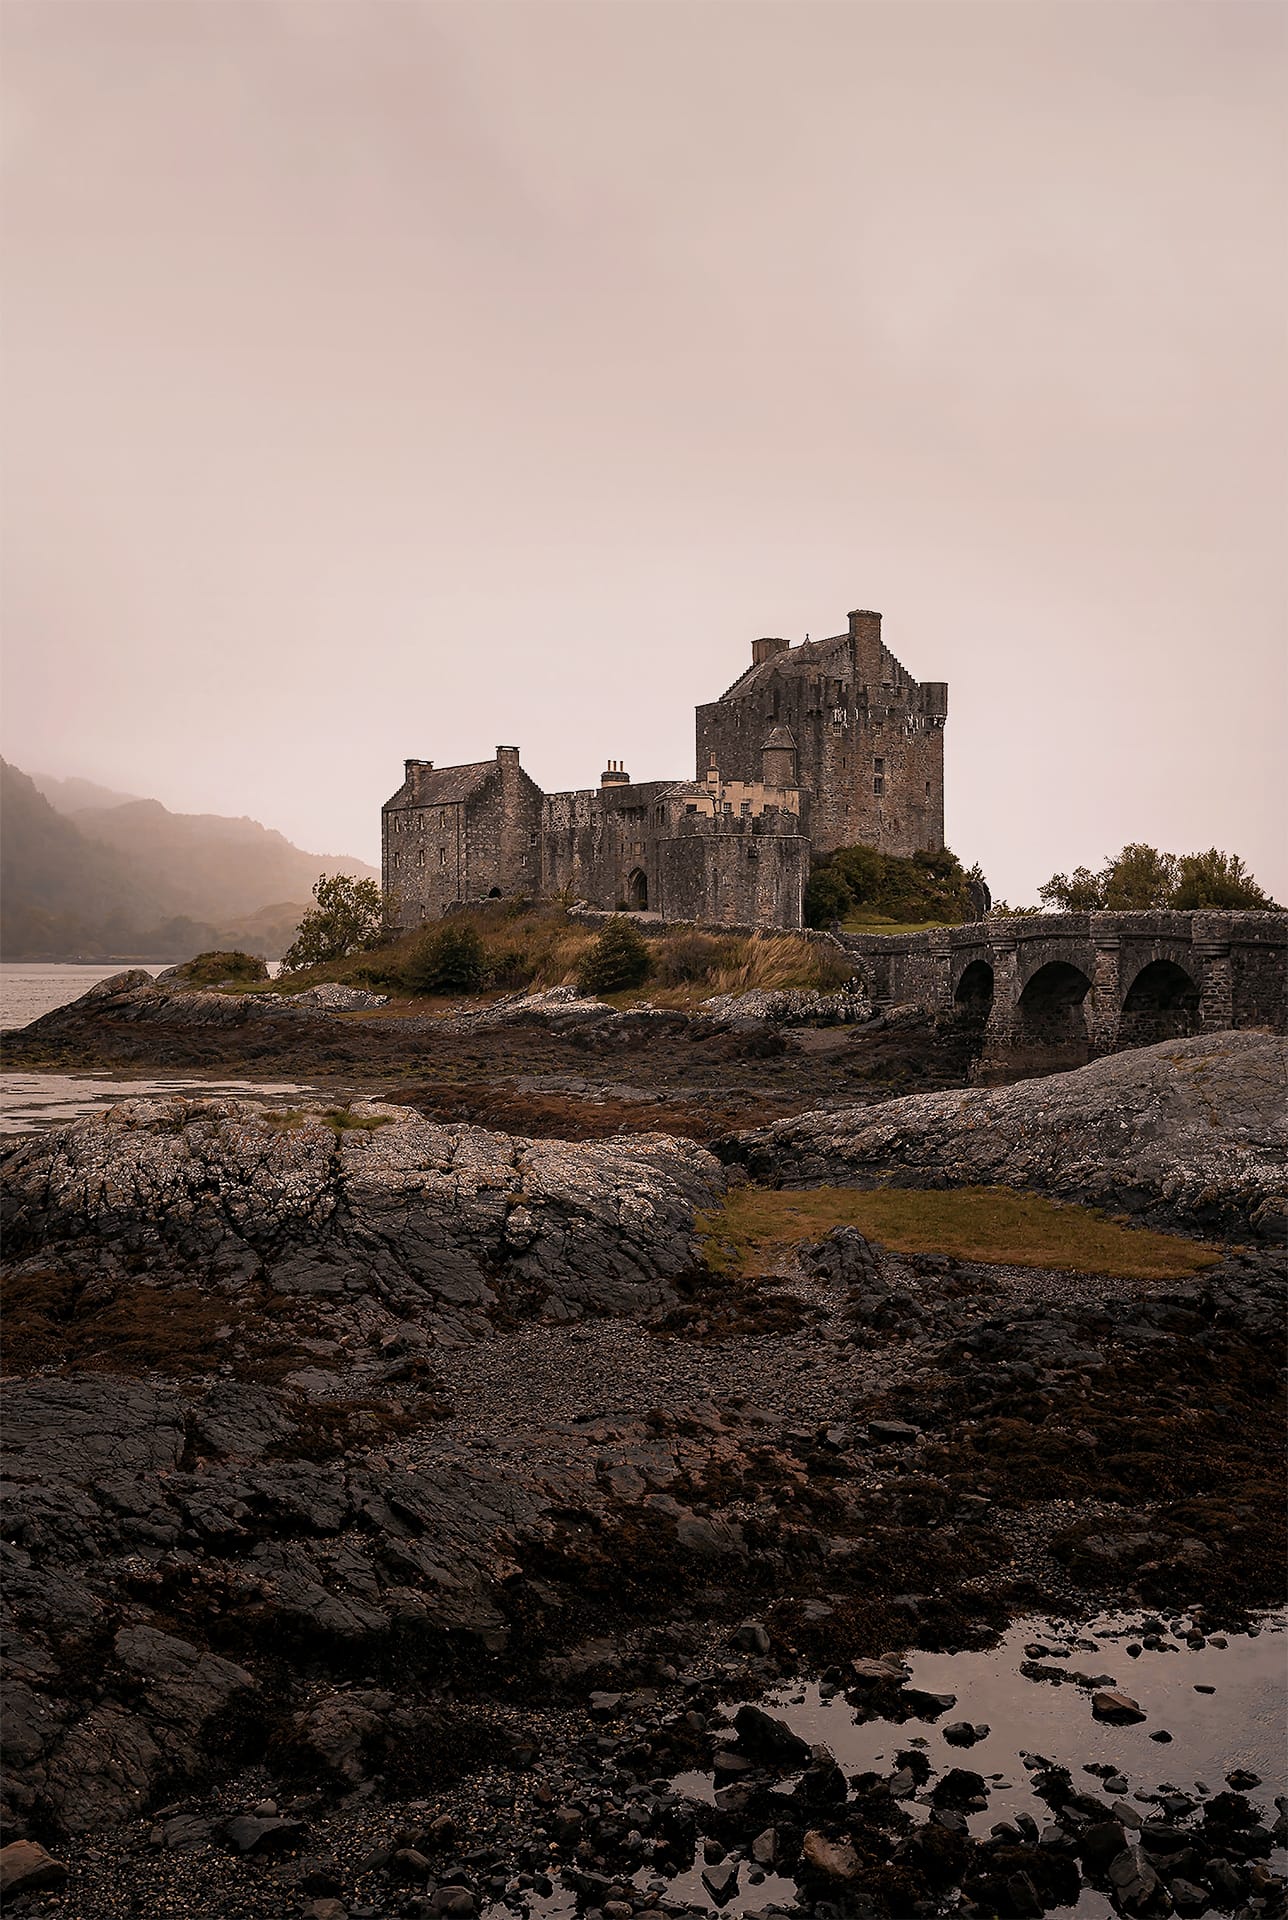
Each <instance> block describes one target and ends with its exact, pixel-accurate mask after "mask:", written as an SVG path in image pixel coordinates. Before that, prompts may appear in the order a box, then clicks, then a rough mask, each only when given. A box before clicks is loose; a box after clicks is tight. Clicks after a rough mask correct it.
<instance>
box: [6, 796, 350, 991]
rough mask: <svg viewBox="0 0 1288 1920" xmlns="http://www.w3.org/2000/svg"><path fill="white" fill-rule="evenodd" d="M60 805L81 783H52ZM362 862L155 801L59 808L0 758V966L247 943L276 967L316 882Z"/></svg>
mask: <svg viewBox="0 0 1288 1920" xmlns="http://www.w3.org/2000/svg"><path fill="white" fill-rule="evenodd" d="M48 784H50V785H53V786H56V787H57V788H58V789H59V790H60V797H61V798H62V799H64V800H70V799H73V798H80V797H81V796H82V795H83V793H84V791H85V790H86V789H87V788H88V789H89V790H90V791H91V792H96V793H103V792H105V791H106V790H105V789H101V788H99V789H94V788H92V787H91V786H90V783H89V782H79V781H62V782H56V783H55V782H49V783H48ZM323 872H326V873H347V874H353V875H358V876H366V875H370V874H372V872H373V869H372V868H371V867H369V866H367V865H366V864H365V863H364V862H363V861H361V860H353V859H348V858H345V857H344V856H341V855H336V854H324V853H305V852H302V851H301V849H300V848H299V847H296V846H292V844H291V842H290V841H289V840H286V839H285V838H284V837H283V836H282V835H281V834H280V833H275V832H273V831H272V830H271V829H270V828H267V827H262V826H260V825H259V824H258V822H257V821H254V820H248V819H228V818H225V817H224V816H222V815H219V814H179V813H171V812H169V810H168V809H167V808H165V807H163V806H162V805H161V804H160V802H159V801H156V800H129V801H126V802H124V803H123V804H120V805H108V806H91V807H83V806H82V807H77V808H75V810H74V811H72V812H66V811H61V810H59V808H57V807H55V806H53V805H51V804H50V801H49V800H48V799H46V797H45V795H44V794H43V793H41V792H40V791H39V789H38V787H37V785H36V782H35V781H33V780H31V779H30V778H28V776H27V775H26V774H25V773H21V772H20V771H19V770H18V768H16V767H12V766H9V765H8V764H7V763H6V762H4V761H0V904H2V908H3V917H2V918H0V953H2V954H3V957H4V958H5V959H6V960H37V959H41V960H43V959H48V960H62V959H81V958H85V959H97V958H105V959H115V958H118V957H129V956H137V957H140V958H152V959H158V960H165V959H171V958H175V959H183V958H186V957H187V956H188V955H190V954H192V953H194V952H196V951H198V950H199V949H200V948H202V947H212V946H220V947H223V946H244V947H248V948H249V949H250V950H251V951H252V952H256V953H262V954H264V955H265V957H266V958H268V959H274V958H277V957H278V956H279V955H280V954H281V953H282V951H283V949H284V948H285V947H286V946H287V945H288V944H289V942H290V939H291V936H292V933H293V932H294V929H295V926H296V924H297V922H298V920H299V917H300V914H301V913H302V911H303V910H304V908H305V907H306V906H307V905H308V903H309V896H310V892H311V889H312V886H313V882H314V881H315V880H316V879H317V877H318V875H319V873H323Z"/></svg>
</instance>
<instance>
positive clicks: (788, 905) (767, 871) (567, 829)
mask: <svg viewBox="0 0 1288 1920" xmlns="http://www.w3.org/2000/svg"><path fill="white" fill-rule="evenodd" d="M690 796H692V797H690ZM705 798H706V796H705V795H704V794H703V793H702V792H700V791H699V790H698V789H697V788H689V787H687V786H686V785H685V784H683V783H678V782H677V783H668V782H665V781H653V782H648V783H644V784H640V785H631V786H611V787H604V788H600V789H587V790H585V791H583V792H577V793H553V794H547V795H546V797H545V801H544V803H543V806H542V815H541V833H540V843H541V883H540V886H541V892H542V893H543V894H545V895H553V894H565V895H571V896H572V897H573V898H574V899H577V900H584V901H586V902H587V903H588V904H589V905H591V906H595V907H603V908H607V909H609V910H611V909H613V908H616V907H619V906H620V907H626V908H628V909H630V910H632V911H635V912H646V913H655V914H659V915H660V916H661V917H662V918H664V919H666V920H681V921H709V922H711V923H712V924H717V925H720V924H723V925H730V924H735V923H741V922H747V923H748V924H750V925H752V926H760V927H799V926H800V924H801V909H802V901H803V897H804V891H805V884H806V881H807V880H808V878H809V853H810V849H809V841H808V840H807V839H806V838H805V836H804V835H803V834H802V833H801V832H800V830H799V829H800V822H799V819H798V818H797V816H796V814H795V813H794V812H792V811H791V810H790V809H787V808H775V807H766V808H763V809H762V811H761V812H759V813H757V814H754V815H747V816H743V815H741V814H723V813H715V812H712V811H709V810H703V809H704V802H705Z"/></svg>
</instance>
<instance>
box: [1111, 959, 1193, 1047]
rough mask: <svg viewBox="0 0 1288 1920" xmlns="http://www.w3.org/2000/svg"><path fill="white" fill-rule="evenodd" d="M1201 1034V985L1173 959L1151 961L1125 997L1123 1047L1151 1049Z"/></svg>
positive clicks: (1121, 1019)
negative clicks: (1152, 1046)
mask: <svg viewBox="0 0 1288 1920" xmlns="http://www.w3.org/2000/svg"><path fill="white" fill-rule="evenodd" d="M1198 1030H1199V983H1198V981H1197V980H1196V979H1195V978H1194V975H1193V974H1192V973H1191V972H1190V971H1189V969H1188V968H1186V967H1183V966H1182V965H1181V964H1180V963H1179V961H1176V960H1173V959H1169V958H1165V957H1164V958H1158V959H1154V960H1147V961H1146V962H1145V964H1144V965H1143V966H1142V967H1140V968H1138V969H1137V971H1136V973H1135V976H1134V977H1133V978H1132V980H1131V982H1130V984H1129V985H1128V987H1127V990H1126V992H1125V993H1124V994H1123V1004H1122V1012H1121V1014H1120V1016H1119V1022H1118V1040H1119V1044H1120V1045H1121V1046H1128V1047H1143V1046H1150V1045H1152V1044H1153V1043H1155V1042H1156V1041H1159V1040H1178V1039H1184V1038H1185V1037H1186V1036H1188V1035H1189V1034H1191V1033H1197V1032H1198Z"/></svg>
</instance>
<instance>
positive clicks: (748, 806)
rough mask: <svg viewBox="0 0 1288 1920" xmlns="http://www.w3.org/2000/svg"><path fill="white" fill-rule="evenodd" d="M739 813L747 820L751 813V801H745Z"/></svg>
mask: <svg viewBox="0 0 1288 1920" xmlns="http://www.w3.org/2000/svg"><path fill="white" fill-rule="evenodd" d="M738 811H739V813H740V814H741V815H742V817H743V819H744V820H745V819H746V818H747V816H748V815H749V814H750V812H751V802H750V800H744V801H743V803H742V805H741V806H740V807H739V809H738Z"/></svg>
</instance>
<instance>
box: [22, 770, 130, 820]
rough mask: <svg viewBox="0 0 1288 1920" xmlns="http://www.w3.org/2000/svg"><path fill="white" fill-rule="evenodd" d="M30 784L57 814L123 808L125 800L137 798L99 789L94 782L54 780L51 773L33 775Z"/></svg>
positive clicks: (128, 794)
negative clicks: (56, 810) (83, 809)
mask: <svg viewBox="0 0 1288 1920" xmlns="http://www.w3.org/2000/svg"><path fill="white" fill-rule="evenodd" d="M31 784H32V786H33V787H35V789H36V791H37V793H43V794H44V796H45V798H46V800H48V802H49V804H50V806H51V807H56V808H57V809H58V811H59V813H77V812H79V810H80V809H81V808H82V807H123V806H124V805H125V803H126V801H127V800H137V799H138V797H139V796H138V794H137V793H116V792H114V791H113V789H112V788H111V787H100V786H99V784H98V782H97V781H96V780H79V779H76V778H73V779H70V780H56V779H55V778H54V776H53V774H52V773H33V774H32V775H31Z"/></svg>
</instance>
